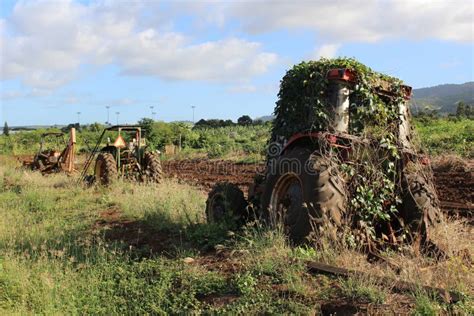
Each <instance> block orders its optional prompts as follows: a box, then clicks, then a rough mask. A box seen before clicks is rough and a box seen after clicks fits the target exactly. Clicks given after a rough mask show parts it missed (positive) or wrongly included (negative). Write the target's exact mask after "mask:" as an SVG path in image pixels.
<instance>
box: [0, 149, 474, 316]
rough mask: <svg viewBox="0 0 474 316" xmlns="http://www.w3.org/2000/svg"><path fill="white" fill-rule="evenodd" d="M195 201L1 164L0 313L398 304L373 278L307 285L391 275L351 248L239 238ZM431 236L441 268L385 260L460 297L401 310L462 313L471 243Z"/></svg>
mask: <svg viewBox="0 0 474 316" xmlns="http://www.w3.org/2000/svg"><path fill="white" fill-rule="evenodd" d="M205 199H206V194H205V192H202V191H200V190H199V189H197V188H195V187H191V186H188V185H184V184H179V183H177V182H176V181H173V180H167V181H165V182H164V183H163V184H160V185H157V186H151V185H150V186H146V185H140V184H136V183H130V182H118V183H115V184H114V185H112V186H111V187H109V188H99V187H91V188H85V187H82V186H80V185H78V183H77V178H76V177H67V176H65V175H61V174H58V175H50V176H47V177H43V176H41V175H40V174H38V173H33V172H30V171H26V170H22V169H18V168H17V166H16V164H15V162H14V160H13V159H11V158H9V157H5V156H0V313H1V314H12V313H15V314H107V315H110V314H178V313H179V314H181V313H211V314H214V313H217V314H229V313H230V314H237V313H245V314H260V313H269V314H281V313H290V314H291V313H293V314H310V313H318V312H320V306H321V305H322V304H323V303H325V302H332V301H345V302H350V303H351V304H355V305H357V306H363V304H367V303H370V304H375V305H379V304H381V303H384V304H388V303H390V302H391V303H392V304H397V302H396V300H395V299H394V298H393V295H394V294H393V293H392V292H391V289H390V288H389V287H387V285H383V284H378V283H377V282H375V281H374V279H373V278H361V277H352V278H349V279H347V280H341V279H338V278H334V277H331V276H324V275H317V276H314V275H310V274H308V273H307V271H306V268H305V265H304V262H305V261H306V260H318V261H322V262H327V263H335V264H338V265H340V266H344V267H347V268H352V269H358V270H362V271H367V272H369V273H370V274H371V275H374V276H375V275H380V276H396V274H395V272H394V271H393V270H391V269H390V268H389V267H387V266H384V265H383V264H369V263H368V262H367V260H365V257H364V255H363V254H361V253H360V252H357V251H356V250H354V249H331V248H328V249H319V248H318V249H316V248H314V247H310V246H305V247H290V246H289V245H288V243H287V241H286V239H285V237H284V236H283V234H282V233H281V232H279V231H277V230H268V229H266V228H264V227H261V226H260V225H258V224H253V225H249V226H247V227H245V229H243V230H241V231H237V230H234V229H231V228H230V227H225V226H221V225H210V224H207V223H206V221H205V216H204V208H205ZM435 238H437V240H439V241H440V242H442V243H443V246H444V247H445V248H446V249H448V251H449V254H450V255H451V258H450V259H449V260H448V261H444V262H440V263H436V262H433V260H432V259H429V258H424V257H418V256H414V255H412V254H411V253H410V252H409V251H408V252H396V253H395V252H390V253H387V254H386V256H387V257H389V258H390V259H391V260H392V261H395V262H397V263H399V264H400V265H402V266H403V267H404V269H403V271H402V273H401V274H400V275H399V276H397V277H399V278H401V279H404V280H410V281H414V282H417V283H419V284H431V285H434V286H440V287H446V288H448V289H452V290H456V291H459V292H461V293H463V294H464V295H465V297H466V299H465V300H464V301H463V302H462V303H460V304H458V305H456V306H454V307H452V306H451V307H450V306H447V305H443V304H439V303H435V302H434V301H433V300H432V299H431V298H430V297H429V296H427V295H426V294H422V293H411V294H407V299H408V300H410V301H411V302H412V305H410V306H404V307H403V308H405V309H406V311H410V309H411V311H412V312H414V313H417V312H419V313H429V312H430V311H431V310H434V311H435V312H438V311H453V310H454V311H457V312H459V313H461V314H462V313H465V314H467V313H469V312H470V311H472V302H473V300H472V293H473V292H474V291H473V288H472V284H474V282H472V281H473V272H472V268H470V266H469V264H468V263H467V262H466V260H465V258H464V257H463V256H462V255H461V254H460V250H463V249H464V248H465V247H467V248H468V249H467V251H468V253H471V254H472V251H473V249H472V245H473V243H472V234H470V232H469V230H468V228H467V226H466V225H465V223H463V222H460V221H455V222H449V223H448V224H447V225H446V226H444V227H443V229H441V230H440V231H438V232H435ZM462 245H464V246H462ZM189 258H192V260H189ZM423 295H424V296H423ZM427 297H428V299H427ZM394 302H395V303H394Z"/></svg>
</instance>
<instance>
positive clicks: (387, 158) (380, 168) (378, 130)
mask: <svg viewBox="0 0 474 316" xmlns="http://www.w3.org/2000/svg"><path fill="white" fill-rule="evenodd" d="M335 68H339V69H340V68H346V69H349V70H351V71H352V72H353V73H355V75H356V83H355V84H354V86H353V87H352V88H351V90H352V91H351V94H350V98H349V100H350V107H349V112H350V120H349V133H350V134H352V135H356V136H360V137H361V138H363V139H368V140H369V142H367V143H366V144H369V145H360V144H357V145H353V146H355V147H356V148H353V150H352V151H351V157H350V162H349V163H346V162H343V161H341V162H340V171H341V173H342V174H343V175H344V177H345V178H346V180H347V181H346V182H347V183H348V185H347V191H348V192H347V194H348V196H349V208H350V212H349V213H350V214H352V215H353V217H354V218H353V221H352V222H353V223H358V224H357V225H358V226H359V228H363V230H364V234H365V235H369V236H370V237H371V238H373V239H375V238H376V234H375V228H374V227H375V226H376V225H379V224H380V223H381V222H382V223H383V222H389V221H391V220H393V217H394V215H395V214H396V213H397V205H399V204H400V202H401V199H400V185H399V183H400V170H398V166H399V163H398V161H399V159H400V152H399V151H400V150H399V148H401V146H400V144H399V143H398V127H399V124H400V122H401V121H400V116H399V115H400V114H399V105H400V103H402V102H404V92H403V90H402V81H400V80H399V79H397V78H393V77H389V76H386V75H384V74H381V73H378V72H375V71H373V70H372V69H370V68H369V67H367V66H365V65H363V64H362V63H360V62H358V61H357V60H355V59H353V58H336V59H325V58H322V59H320V60H318V61H308V62H302V63H300V64H298V65H295V66H294V67H293V68H292V69H290V70H289V71H288V72H287V73H286V75H285V76H284V77H283V79H282V80H281V84H280V91H279V93H278V101H277V102H276V107H275V111H274V114H275V120H274V122H273V128H272V136H271V139H270V142H272V143H275V142H276V143H280V145H283V144H284V143H285V142H286V141H287V140H288V139H289V138H290V137H291V136H292V135H294V134H295V133H299V132H305V131H330V132H331V131H333V128H332V126H331V115H332V109H331V108H332V105H331V104H330V103H329V99H328V97H329V95H328V93H327V91H328V87H329V81H328V80H327V78H326V75H327V73H328V71H329V70H331V69H335ZM381 82H384V83H385V87H384V88H385V90H387V89H388V90H389V92H390V97H387V96H383V95H382V94H380V93H378V90H377V89H379V87H380V83H381ZM333 156H334V157H337V155H333Z"/></svg>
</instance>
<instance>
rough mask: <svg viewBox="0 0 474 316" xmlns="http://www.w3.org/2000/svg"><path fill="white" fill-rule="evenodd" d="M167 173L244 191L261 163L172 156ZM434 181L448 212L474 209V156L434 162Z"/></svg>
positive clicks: (209, 185) (205, 184) (206, 186)
mask: <svg viewBox="0 0 474 316" xmlns="http://www.w3.org/2000/svg"><path fill="white" fill-rule="evenodd" d="M163 167H164V172H165V174H166V175H167V176H170V177H176V178H178V179H181V180H184V181H186V182H188V183H192V184H196V185H198V186H201V187H203V188H204V189H205V190H206V191H210V190H211V188H212V187H213V185H214V184H215V183H216V182H231V183H235V184H237V185H238V186H239V187H241V189H242V190H244V192H245V193H246V192H247V188H248V185H249V184H251V183H252V182H253V177H254V175H255V174H256V173H257V172H259V171H260V172H261V171H263V170H264V168H265V166H264V164H239V163H234V162H231V161H222V160H218V161H210V160H205V159H200V160H171V161H165V162H164V163H163ZM434 176H435V183H436V186H437V189H438V193H439V197H440V200H441V204H442V207H443V209H445V210H447V211H449V212H450V213H461V214H465V215H472V214H473V212H474V160H471V161H469V162H467V163H466V167H465V168H461V169H455V170H446V168H441V167H438V166H436V165H435V166H434Z"/></svg>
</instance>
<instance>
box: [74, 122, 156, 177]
mask: <svg viewBox="0 0 474 316" xmlns="http://www.w3.org/2000/svg"><path fill="white" fill-rule="evenodd" d="M110 136H115V137H114V139H115V140H114V141H113V142H112V141H111V138H110ZM104 138H106V139H107V142H106V144H105V146H103V144H102V143H103V140H104ZM102 146H103V147H102ZM94 159H95V166H94V171H93V174H88V170H89V167H90V165H91V164H92V162H93V161H94ZM119 177H120V178H127V179H132V180H135V181H141V182H145V181H146V182H155V183H158V182H160V181H161V179H162V168H161V161H160V157H159V153H158V152H156V153H153V152H151V151H150V150H148V147H147V144H146V140H145V138H144V137H142V128H141V127H140V126H130V125H116V126H111V127H108V128H106V129H104V131H103V132H102V134H101V136H100V137H99V139H98V141H97V143H96V145H95V147H94V148H93V150H92V152H91V154H90V155H89V157H88V158H87V160H86V163H85V165H84V169H83V171H82V177H81V179H83V180H85V181H87V182H89V183H92V182H95V181H97V183H99V184H102V185H109V184H111V183H112V182H114V181H115V180H117V179H118V178H119Z"/></svg>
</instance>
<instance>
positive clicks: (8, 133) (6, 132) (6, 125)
mask: <svg viewBox="0 0 474 316" xmlns="http://www.w3.org/2000/svg"><path fill="white" fill-rule="evenodd" d="M3 135H5V136H10V128H9V127H8V124H7V122H5V125H3Z"/></svg>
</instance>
